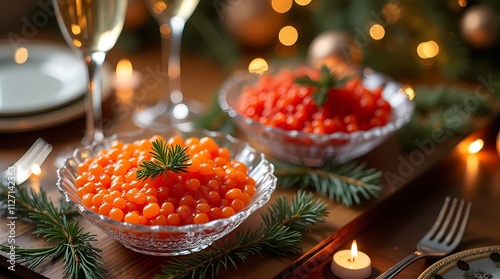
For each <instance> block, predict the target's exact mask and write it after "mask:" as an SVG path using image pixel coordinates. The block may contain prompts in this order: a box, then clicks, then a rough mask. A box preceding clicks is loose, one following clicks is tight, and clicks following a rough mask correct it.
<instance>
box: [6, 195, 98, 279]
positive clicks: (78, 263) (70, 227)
mask: <svg viewBox="0 0 500 279" xmlns="http://www.w3.org/2000/svg"><path fill="white" fill-rule="evenodd" d="M10 190H11V189H10V188H7V187H6V186H1V192H0V208H2V214H7V212H8V214H9V215H13V214H11V213H13V212H12V211H11V210H13V209H12V208H11V207H8V208H7V204H8V202H7V199H8V198H9V195H15V202H16V204H15V205H16V206H15V209H14V210H15V216H19V217H21V218H23V219H29V220H31V222H32V223H34V224H35V225H36V230H35V231H34V232H33V234H35V235H36V236H42V237H43V238H45V239H46V240H47V242H50V243H52V242H55V244H54V245H52V246H50V247H43V248H21V247H17V246H16V248H15V252H16V254H15V256H16V261H18V262H20V263H28V267H29V268H31V269H33V268H35V267H37V266H38V265H39V264H40V263H42V262H43V261H44V260H45V259H53V260H54V259H58V258H60V257H61V256H62V257H63V259H62V260H63V263H64V274H65V276H66V277H68V278H82V276H83V277H84V278H104V273H105V270H104V269H103V268H102V267H101V265H103V264H104V262H103V261H101V258H100V256H99V253H100V252H101V250H99V249H97V248H95V247H93V246H92V245H91V244H90V243H91V242H93V241H97V239H96V236H95V235H92V234H89V233H83V232H82V230H83V228H82V227H80V226H79V224H78V222H77V221H68V220H67V219H66V218H67V216H72V215H75V214H77V213H76V211H74V210H71V209H70V206H69V205H67V204H65V203H64V202H63V201H62V200H61V201H60V206H59V207H56V206H55V205H54V204H53V203H52V201H51V200H50V198H48V197H47V194H46V193H45V192H44V191H43V190H40V192H39V193H36V192H35V191H34V190H33V189H30V191H28V190H26V189H24V188H20V187H15V191H10ZM0 250H1V251H3V252H10V251H11V250H12V249H11V247H10V246H7V245H1V246H0Z"/></svg>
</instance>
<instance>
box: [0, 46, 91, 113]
mask: <svg viewBox="0 0 500 279" xmlns="http://www.w3.org/2000/svg"><path fill="white" fill-rule="evenodd" d="M22 47H24V48H26V49H27V51H28V58H27V60H26V61H25V62H24V63H22V64H18V63H16V61H15V59H14V55H15V52H16V50H17V48H16V47H15V46H14V45H13V44H11V43H9V42H3V43H0V116H20V115H27V114H34V113H39V112H42V111H47V110H50V109H54V108H57V107H60V106H62V105H65V104H67V103H69V102H71V101H74V100H76V99H77V98H79V97H81V96H82V95H83V94H84V92H85V91H86V87H87V80H88V78H87V70H86V66H85V63H84V61H83V58H82V57H78V56H77V55H76V54H75V53H73V52H72V51H71V50H70V49H69V48H68V47H66V46H64V45H59V44H50V43H28V44H26V45H23V46H22Z"/></svg>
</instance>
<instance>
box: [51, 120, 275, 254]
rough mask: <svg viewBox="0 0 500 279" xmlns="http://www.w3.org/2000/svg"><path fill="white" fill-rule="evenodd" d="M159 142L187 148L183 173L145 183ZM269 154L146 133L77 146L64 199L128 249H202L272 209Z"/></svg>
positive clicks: (63, 178)
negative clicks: (147, 166) (144, 172)
mask: <svg viewBox="0 0 500 279" xmlns="http://www.w3.org/2000/svg"><path fill="white" fill-rule="evenodd" d="M154 142H162V143H164V144H165V147H173V146H176V145H179V146H181V147H183V148H185V149H184V150H183V151H181V152H184V154H187V155H188V157H187V161H185V163H186V166H187V167H185V168H184V171H179V172H178V173H176V172H174V171H172V170H168V171H167V172H166V173H165V172H164V173H161V174H160V175H158V176H157V177H155V178H152V177H151V176H150V177H146V178H139V177H138V175H137V174H138V172H137V170H139V169H141V167H142V166H143V162H144V161H149V162H154V161H155V159H152V158H151V157H152V156H153V155H152V153H151V152H152V150H154V149H153V148H152V146H153V143H154ZM273 171H274V167H273V165H272V164H270V163H269V162H268V160H267V159H266V158H265V156H264V154H263V153H261V152H258V151H256V150H255V149H254V148H252V147H251V146H250V145H249V144H248V143H246V142H245V141H242V140H240V139H237V138H234V137H232V136H230V135H227V134H224V133H220V132H212V131H206V130H190V131H181V130H177V129H172V130H168V131H166V132H162V133H161V134H159V135H158V134H148V133H146V132H143V131H137V132H131V133H126V134H119V135H115V136H113V137H110V138H105V139H104V140H102V141H97V142H95V143H93V144H91V145H88V146H84V147H81V148H78V149H76V150H75V151H74V153H73V155H72V157H70V158H67V159H66V161H65V163H64V165H63V166H62V167H61V168H60V169H58V171H57V173H58V182H57V186H58V189H59V192H60V193H61V194H62V195H63V196H64V198H65V200H66V201H67V202H68V203H69V204H71V205H72V206H73V207H75V208H76V209H77V210H78V211H79V212H80V214H81V215H83V216H84V217H85V218H86V219H87V220H88V221H90V222H91V223H92V224H94V225H95V226H96V227H98V228H99V229H100V230H102V231H103V232H105V233H106V234H108V235H109V236H111V237H112V238H114V239H116V240H118V241H119V242H120V243H121V244H123V245H124V246H125V247H127V248H129V249H131V250H133V251H136V252H139V253H143V254H148V255H157V256H175V255H185V254H189V253H193V252H196V251H199V250H202V249H204V248H206V247H208V246H209V245H210V244H212V243H213V242H214V241H216V240H218V239H220V238H221V237H223V236H224V235H226V234H228V233H229V232H231V231H232V230H234V229H235V228H236V227H238V226H239V225H240V224H241V223H242V222H243V221H245V220H246V219H247V218H248V217H249V216H250V215H251V214H252V213H253V212H255V211H256V210H258V209H259V208H261V207H262V206H263V205H264V204H265V203H267V202H268V201H269V199H270V197H271V194H272V193H273V192H274V190H275V188H276V177H275V176H274V174H273Z"/></svg>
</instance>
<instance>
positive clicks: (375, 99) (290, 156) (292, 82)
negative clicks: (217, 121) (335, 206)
mask: <svg viewBox="0 0 500 279" xmlns="http://www.w3.org/2000/svg"><path fill="white" fill-rule="evenodd" d="M326 69H327V73H329V74H330V75H331V74H332V73H333V72H332V71H331V70H329V69H328V68H326ZM323 70H324V69H322V68H314V67H310V66H307V65H306V64H303V63H297V61H293V62H290V63H286V62H285V63H278V64H270V65H269V71H268V72H266V73H264V74H262V75H257V74H252V73H249V72H248V71H237V72H235V73H234V74H232V75H231V76H230V77H229V78H228V79H227V80H226V81H224V83H223V84H222V86H221V89H220V90H219V95H218V102H219V105H220V107H221V109H222V110H223V111H224V112H226V113H227V115H228V116H229V117H230V118H231V119H232V120H233V121H234V122H235V123H236V124H237V126H238V127H239V130H240V131H241V132H242V136H243V138H245V139H246V140H248V141H249V142H251V143H252V145H253V146H255V147H256V148H257V149H259V150H261V151H263V152H264V153H266V154H269V155H271V156H272V157H274V158H276V159H278V160H281V161H285V162H290V163H294V164H305V165H308V166H312V167H314V166H320V165H322V164H323V163H324V161H325V159H327V158H331V157H335V158H336V159H337V160H338V161H340V162H345V161H348V160H351V159H355V158H358V157H360V156H362V155H364V154H366V153H368V152H369V151H371V150H372V149H373V148H375V147H376V146H378V145H379V144H380V143H382V142H383V141H384V140H385V139H387V137H389V136H390V135H391V134H393V133H394V132H395V131H397V130H398V129H399V128H401V127H402V126H403V125H405V124H406V123H408V122H409V121H410V119H411V116H412V114H413V111H414V104H413V102H412V101H411V100H410V99H409V98H408V95H407V94H406V93H405V92H404V90H403V85H402V84H401V83H398V82H396V81H394V80H393V79H391V78H390V77H388V76H387V75H385V74H382V73H379V72H376V71H373V70H371V69H369V68H364V69H361V70H353V69H349V70H345V71H344V72H343V73H341V75H340V76H341V77H335V76H333V77H332V76H329V79H326V80H325V79H323V76H322V75H323V72H322V71H323ZM347 72H348V74H346V73H347ZM337 74H338V73H337ZM342 75H343V77H342ZM304 77H307V81H306V82H304V81H302V82H301V81H300V80H297V79H300V78H301V79H302V80H304ZM331 78H333V79H336V80H335V82H336V84H337V85H336V86H333V85H332V84H329V85H328V86H327V87H326V88H328V90H326V91H323V92H326V94H323V97H319V96H320V94H319V93H318V92H320V90H321V88H322V86H323V85H324V84H323V83H322V82H325V81H329V80H331ZM311 82H312V83H314V84H312V85H309V84H311ZM334 84H335V83H334ZM330 86H331V87H330ZM321 98H323V100H322V101H321V100H320V99H321Z"/></svg>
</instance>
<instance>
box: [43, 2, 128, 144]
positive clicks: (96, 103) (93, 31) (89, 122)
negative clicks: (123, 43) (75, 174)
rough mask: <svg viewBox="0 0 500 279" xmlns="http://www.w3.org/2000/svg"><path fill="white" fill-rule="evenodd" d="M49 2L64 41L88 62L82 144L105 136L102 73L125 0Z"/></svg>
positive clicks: (117, 33)
mask: <svg viewBox="0 0 500 279" xmlns="http://www.w3.org/2000/svg"><path fill="white" fill-rule="evenodd" d="M52 3H53V4H54V9H55V14H56V18H57V22H58V24H59V28H60V29H61V32H62V34H63V37H64V39H65V41H66V43H67V44H68V45H69V46H70V47H72V48H73V49H74V50H76V51H77V52H79V53H81V54H83V58H84V60H85V63H86V65H87V69H88V74H89V77H88V78H89V81H88V93H87V95H86V96H85V98H86V100H85V105H86V108H85V110H86V127H85V136H84V138H83V140H82V144H88V143H91V142H93V141H97V140H101V139H102V138H103V137H104V132H103V128H102V107H101V106H102V104H101V102H102V99H101V98H102V96H101V95H102V92H101V91H102V84H101V72H102V67H103V64H104V61H105V59H106V54H107V52H108V51H109V50H110V49H111V48H113V46H114V45H115V43H116V41H117V39H118V37H119V36H120V33H121V32H122V29H123V23H124V21H125V13H126V11H127V4H128V0H52Z"/></svg>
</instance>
